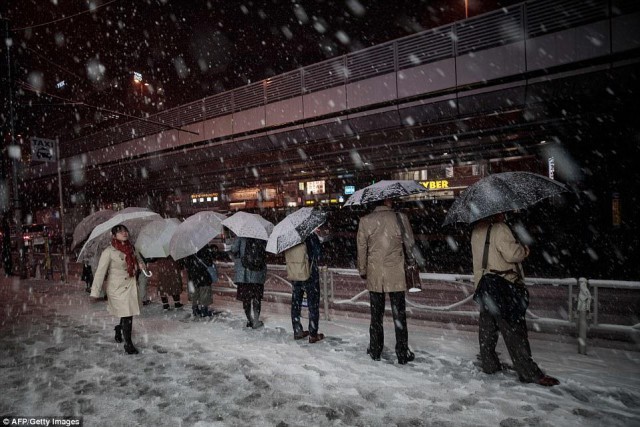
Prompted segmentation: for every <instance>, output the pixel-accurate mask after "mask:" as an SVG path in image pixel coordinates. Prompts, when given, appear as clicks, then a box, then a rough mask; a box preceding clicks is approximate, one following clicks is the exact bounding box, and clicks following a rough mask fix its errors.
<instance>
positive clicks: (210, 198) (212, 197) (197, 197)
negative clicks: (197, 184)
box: [191, 193, 220, 203]
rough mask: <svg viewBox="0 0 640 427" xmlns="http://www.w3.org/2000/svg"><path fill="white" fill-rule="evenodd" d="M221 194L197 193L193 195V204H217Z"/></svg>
mask: <svg viewBox="0 0 640 427" xmlns="http://www.w3.org/2000/svg"><path fill="white" fill-rule="evenodd" d="M219 197H220V194H219V193H197V194H192V195H191V203H197V202H204V201H207V202H217V201H218V200H219Z"/></svg>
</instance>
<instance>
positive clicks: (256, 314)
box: [251, 298, 264, 329]
mask: <svg viewBox="0 0 640 427" xmlns="http://www.w3.org/2000/svg"><path fill="white" fill-rule="evenodd" d="M251 302H252V304H253V310H252V312H251V327H252V328H253V329H259V328H262V327H263V326H264V322H261V321H260V310H261V309H262V304H261V302H260V300H259V299H257V298H254V299H253V300H251Z"/></svg>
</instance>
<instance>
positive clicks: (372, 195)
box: [344, 180, 429, 206]
mask: <svg viewBox="0 0 640 427" xmlns="http://www.w3.org/2000/svg"><path fill="white" fill-rule="evenodd" d="M428 192H429V190H427V189H426V188H425V187H424V186H423V185H421V184H420V183H419V182H418V181H414V180H405V181H401V180H395V181H389V180H385V181H379V182H376V183H375V184H371V185H370V186H368V187H365V188H362V189H360V190H358V191H356V192H355V193H353V194H352V195H351V197H349V200H347V202H346V203H345V204H344V205H345V206H349V205H363V204H365V203H371V202H377V201H379V200H384V199H394V198H396V197H404V196H410V195H412V194H419V193H428Z"/></svg>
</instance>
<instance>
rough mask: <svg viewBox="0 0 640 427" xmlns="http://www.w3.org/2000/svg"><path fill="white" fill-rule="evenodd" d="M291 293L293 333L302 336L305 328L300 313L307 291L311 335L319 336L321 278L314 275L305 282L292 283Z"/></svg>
mask: <svg viewBox="0 0 640 427" xmlns="http://www.w3.org/2000/svg"><path fill="white" fill-rule="evenodd" d="M291 285H292V286H293V290H292V292H291V323H292V325H293V333H294V334H296V335H300V334H302V331H303V327H302V323H301V322H300V311H301V310H302V308H301V307H302V297H303V295H304V292H305V291H307V308H308V309H309V335H311V336H312V337H315V336H316V335H318V323H319V322H320V277H319V276H318V274H317V273H316V274H312V275H311V277H309V279H308V280H305V281H304V282H295V281H294V282H292V283H291Z"/></svg>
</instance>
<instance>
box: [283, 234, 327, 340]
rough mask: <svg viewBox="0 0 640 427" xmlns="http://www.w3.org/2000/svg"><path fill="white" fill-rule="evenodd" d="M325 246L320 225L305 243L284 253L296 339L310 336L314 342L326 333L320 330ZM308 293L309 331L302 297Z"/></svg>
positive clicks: (322, 337)
mask: <svg viewBox="0 0 640 427" xmlns="http://www.w3.org/2000/svg"><path fill="white" fill-rule="evenodd" d="M321 252H322V248H321V244H320V238H319V237H318V234H317V229H316V230H314V231H312V232H311V234H309V236H308V237H307V238H306V239H305V240H304V242H303V243H300V244H299V245H296V246H294V247H292V248H290V249H287V250H286V251H285V253H284V256H285V260H286V262H287V277H288V278H289V279H290V280H291V285H292V291H291V323H292V324H293V339H295V340H301V339H303V338H305V337H307V336H309V343H311V344H314V343H317V342H318V341H322V340H323V339H324V334H321V333H318V327H319V324H320V274H319V271H318V265H319V263H320V256H321ZM305 292H306V293H307V307H308V308H309V330H308V331H305V330H304V328H303V326H302V323H301V322H300V311H301V310H302V299H303V296H304V293H305Z"/></svg>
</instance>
